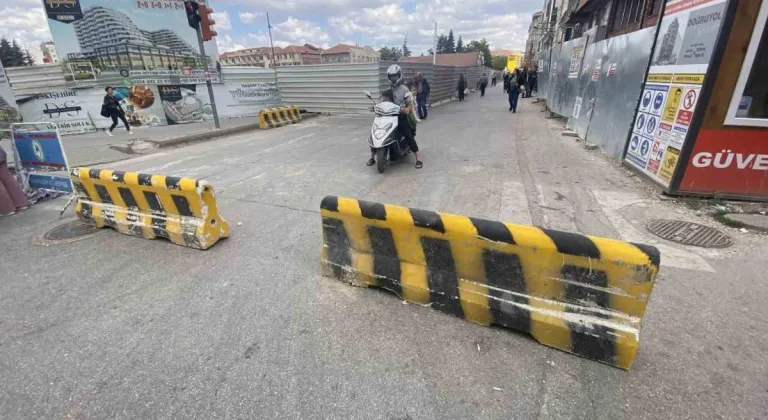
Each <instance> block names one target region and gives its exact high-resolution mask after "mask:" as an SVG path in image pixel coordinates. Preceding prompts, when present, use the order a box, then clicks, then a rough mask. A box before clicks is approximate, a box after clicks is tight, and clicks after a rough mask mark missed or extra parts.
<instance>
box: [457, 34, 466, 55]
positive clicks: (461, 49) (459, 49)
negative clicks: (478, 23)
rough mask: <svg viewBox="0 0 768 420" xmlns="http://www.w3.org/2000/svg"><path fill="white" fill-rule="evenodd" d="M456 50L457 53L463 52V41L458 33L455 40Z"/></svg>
mask: <svg viewBox="0 0 768 420" xmlns="http://www.w3.org/2000/svg"><path fill="white" fill-rule="evenodd" d="M456 52H457V53H463V52H464V41H462V40H461V35H459V40H458V41H456Z"/></svg>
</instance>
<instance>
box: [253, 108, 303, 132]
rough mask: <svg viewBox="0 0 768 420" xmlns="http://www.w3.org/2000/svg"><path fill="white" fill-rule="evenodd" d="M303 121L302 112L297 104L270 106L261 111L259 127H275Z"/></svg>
mask: <svg viewBox="0 0 768 420" xmlns="http://www.w3.org/2000/svg"><path fill="white" fill-rule="evenodd" d="M298 122H301V112H300V111H299V107H297V106H283V107H280V108H269V109H265V110H262V111H261V112H259V128H261V129H262V130H266V129H267V128H275V127H280V126H283V125H288V124H296V123H298Z"/></svg>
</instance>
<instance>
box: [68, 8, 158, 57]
mask: <svg viewBox="0 0 768 420" xmlns="http://www.w3.org/2000/svg"><path fill="white" fill-rule="evenodd" d="M72 26H73V27H74V28H75V35H76V36H77V43H78V44H80V53H81V54H84V55H88V54H90V53H93V52H94V51H95V50H96V49H97V48H99V47H108V46H112V45H117V44H132V45H137V46H145V47H154V44H153V43H152V40H151V39H150V37H148V36H147V35H146V31H142V30H141V29H139V27H138V26H136V24H134V23H133V21H131V18H130V17H128V15H126V14H125V13H123V12H119V11H117V10H113V9H110V8H108V7H103V6H92V7H89V8H87V9H85V10H84V11H83V18H82V19H80V20H78V21H77V22H75V23H73V24H72Z"/></svg>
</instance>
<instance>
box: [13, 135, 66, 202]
mask: <svg viewBox="0 0 768 420" xmlns="http://www.w3.org/2000/svg"><path fill="white" fill-rule="evenodd" d="M11 138H12V141H13V150H14V155H15V157H16V165H17V166H16V168H17V170H18V172H19V173H20V174H21V176H22V179H23V180H24V187H25V188H27V187H31V188H35V189H46V190H54V191H62V192H72V185H71V183H70V181H69V177H68V176H61V175H56V174H48V173H46V172H51V171H54V172H55V171H67V170H68V169H69V168H68V166H67V158H66V155H65V154H64V147H63V145H62V143H61V137H60V136H59V132H58V130H57V129H56V126H55V125H53V124H35V123H16V124H13V125H12V126H11Z"/></svg>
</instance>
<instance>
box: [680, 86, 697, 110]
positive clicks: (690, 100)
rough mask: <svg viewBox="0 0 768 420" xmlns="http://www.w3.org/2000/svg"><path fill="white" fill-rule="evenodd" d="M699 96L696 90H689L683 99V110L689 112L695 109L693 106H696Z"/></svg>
mask: <svg viewBox="0 0 768 420" xmlns="http://www.w3.org/2000/svg"><path fill="white" fill-rule="evenodd" d="M697 96H698V93H696V89H688V91H687V92H685V97H683V109H685V110H687V111H690V110H691V109H693V106H694V105H696V97H697Z"/></svg>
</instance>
